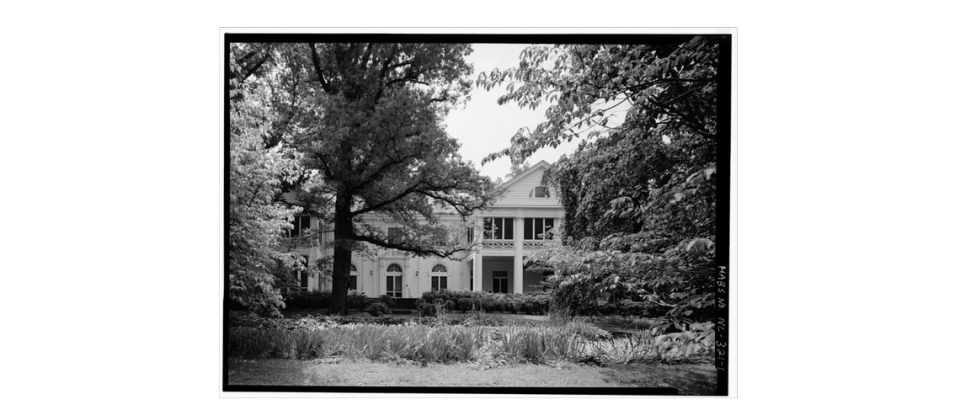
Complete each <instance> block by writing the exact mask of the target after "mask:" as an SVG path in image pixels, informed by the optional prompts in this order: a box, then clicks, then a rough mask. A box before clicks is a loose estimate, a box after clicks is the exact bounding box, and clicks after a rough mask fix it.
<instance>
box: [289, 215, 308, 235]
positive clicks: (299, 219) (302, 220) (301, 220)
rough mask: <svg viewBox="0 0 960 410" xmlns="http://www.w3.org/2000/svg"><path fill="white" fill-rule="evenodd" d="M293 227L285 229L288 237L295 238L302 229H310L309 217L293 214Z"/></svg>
mask: <svg viewBox="0 0 960 410" xmlns="http://www.w3.org/2000/svg"><path fill="white" fill-rule="evenodd" d="M292 223H293V229H287V231H286V232H287V237H288V238H296V237H298V236H300V235H301V234H302V233H303V232H304V231H306V230H307V229H310V217H309V216H299V215H298V216H295V217H293V222H292Z"/></svg>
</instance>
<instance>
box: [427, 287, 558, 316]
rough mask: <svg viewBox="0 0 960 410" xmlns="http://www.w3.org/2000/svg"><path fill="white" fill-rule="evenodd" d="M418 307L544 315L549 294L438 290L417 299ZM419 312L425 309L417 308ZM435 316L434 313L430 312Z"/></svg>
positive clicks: (548, 306)
mask: <svg viewBox="0 0 960 410" xmlns="http://www.w3.org/2000/svg"><path fill="white" fill-rule="evenodd" d="M418 301H422V303H420V304H419V305H418V306H424V307H425V306H435V305H436V304H437V303H440V304H441V305H442V306H444V308H445V309H447V311H453V310H459V311H461V312H463V313H466V312H469V311H472V310H483V311H486V312H510V313H524V314H529V315H544V314H546V313H547V312H548V311H549V310H550V294H549V293H546V292H532V293H523V294H519V295H517V294H513V293H491V292H471V291H451V290H440V291H432V292H426V293H424V294H423V296H422V297H421V298H420V299H418ZM417 309H418V310H420V311H421V312H423V311H424V309H426V308H423V309H421V308H419V307H418V308H417ZM432 313H434V314H435V312H432Z"/></svg>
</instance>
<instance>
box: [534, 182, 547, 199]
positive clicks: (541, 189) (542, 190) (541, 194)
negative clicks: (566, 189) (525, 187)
mask: <svg viewBox="0 0 960 410" xmlns="http://www.w3.org/2000/svg"><path fill="white" fill-rule="evenodd" d="M530 197H531V198H549V197H550V190H549V189H547V187H545V186H542V185H541V186H538V187H536V188H533V189H532V190H530Z"/></svg>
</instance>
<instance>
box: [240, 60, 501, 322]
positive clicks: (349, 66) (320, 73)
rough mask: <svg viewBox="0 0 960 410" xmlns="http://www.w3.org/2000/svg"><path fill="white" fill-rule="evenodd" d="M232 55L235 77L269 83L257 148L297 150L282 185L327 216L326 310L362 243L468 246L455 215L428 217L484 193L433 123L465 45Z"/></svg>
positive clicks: (335, 301) (416, 248)
mask: <svg viewBox="0 0 960 410" xmlns="http://www.w3.org/2000/svg"><path fill="white" fill-rule="evenodd" d="M236 52H237V54H238V55H242V56H246V57H247V59H246V60H244V61H246V65H244V66H243V67H245V68H244V69H243V70H241V74H238V77H239V78H243V80H244V81H248V82H249V81H253V82H260V83H262V86H263V87H265V88H267V89H269V92H268V94H269V96H270V97H269V98H268V100H269V104H270V105H271V106H272V107H273V109H275V110H276V111H277V112H278V113H279V114H278V120H277V121H274V123H273V124H274V125H275V126H274V127H273V128H272V129H271V130H270V136H271V138H268V140H269V142H268V145H269V143H273V144H277V145H284V144H287V145H289V146H291V147H294V148H295V149H296V151H297V153H298V156H299V159H300V164H301V166H302V168H303V171H304V172H303V173H302V174H301V175H300V177H299V178H298V180H297V183H296V184H293V185H291V186H290V188H292V189H294V190H296V191H297V192H298V199H299V201H298V203H299V204H301V205H303V206H304V207H305V208H307V209H308V210H311V211H312V212H314V213H315V215H318V216H321V217H324V218H326V219H328V220H329V221H330V222H332V223H333V226H334V235H335V237H336V240H335V242H334V244H333V247H334V252H333V253H334V255H333V268H332V270H333V291H332V297H331V309H330V310H331V313H337V314H343V313H346V294H347V278H348V275H349V270H350V260H351V255H352V253H353V252H354V251H356V250H359V249H362V248H364V246H365V245H364V244H371V245H375V246H378V247H381V248H388V249H397V250H401V251H405V252H410V253H412V254H415V255H435V256H438V257H453V256H456V255H458V253H460V252H462V251H465V250H468V249H469V248H470V245H471V244H469V243H467V242H466V238H465V235H463V232H462V229H461V228H464V229H465V225H466V223H464V224H463V226H458V225H453V226H451V225H449V224H440V223H439V215H438V211H440V212H443V211H446V212H450V213H453V214H455V215H457V216H459V217H460V219H461V220H462V221H466V217H467V216H469V215H470V214H472V213H473V212H474V211H476V210H478V209H481V208H483V207H485V206H487V205H489V204H490V203H491V201H492V200H493V198H494V197H495V192H494V189H493V185H492V183H491V181H490V180H489V179H488V178H486V177H482V176H480V175H479V173H478V171H477V170H476V169H475V168H474V167H473V165H472V164H470V163H468V162H466V161H464V160H463V159H462V158H461V157H460V155H459V153H458V150H459V143H458V142H457V141H456V140H455V139H453V138H451V137H450V136H449V135H447V133H446V132H445V130H444V127H443V126H442V120H443V117H444V115H445V114H446V113H447V112H448V111H449V110H450V109H451V108H452V107H454V106H455V105H456V104H457V103H459V102H462V101H464V98H465V95H466V93H467V92H468V91H469V88H470V82H469V81H468V80H467V76H468V75H470V74H471V72H472V67H471V66H470V65H469V64H467V63H466V62H465V61H464V56H465V55H467V54H468V53H469V52H471V47H470V46H469V45H465V44H381V43H366V44H331V43H316V44H315V43H309V44H280V45H264V44H250V45H243V46H241V47H238V48H237V49H236ZM240 58H241V59H242V57H240ZM246 70H249V72H248V71H246ZM324 205H329V206H328V207H325V206H324ZM362 217H378V218H381V219H383V220H386V221H387V222H388V223H390V224H392V225H395V226H397V227H399V228H400V230H399V234H398V235H394V236H392V237H388V236H387V232H383V230H381V229H378V228H375V227H374V226H372V225H371V224H369V223H364V222H363V221H364V220H369V218H362Z"/></svg>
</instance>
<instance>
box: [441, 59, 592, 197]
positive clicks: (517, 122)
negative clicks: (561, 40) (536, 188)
mask: <svg viewBox="0 0 960 410" xmlns="http://www.w3.org/2000/svg"><path fill="white" fill-rule="evenodd" d="M527 46H528V45H527V44H474V45H473V53H472V54H470V55H468V56H467V58H466V59H467V62H470V63H472V64H473V79H474V80H476V78H477V76H478V75H479V74H480V73H481V72H487V73H489V72H490V71H491V70H493V69H494V68H499V69H501V70H504V69H507V68H510V67H516V66H517V63H518V62H519V61H520V52H521V51H522V50H523V49H524V48H525V47H527ZM505 92H506V87H505V86H504V87H498V88H494V89H491V90H490V91H489V92H488V91H486V90H484V89H483V88H474V89H473V91H471V92H470V102H469V103H467V105H466V107H463V108H460V109H457V110H453V111H451V112H450V114H448V115H447V118H446V121H445V123H446V125H447V132H448V133H449V134H450V136H452V137H454V138H456V139H457V140H459V141H460V144H461V147H460V154H461V155H462V156H463V158H464V159H466V160H469V161H472V162H473V163H474V165H475V166H477V167H478V168H479V169H480V173H481V174H483V175H486V176H489V177H490V178H492V179H494V180H495V179H497V178H498V177H499V178H504V177H505V176H506V175H507V173H508V172H510V159H509V158H506V157H504V158H499V159H497V160H496V161H493V162H489V163H487V164H486V165H483V166H481V165H480V160H482V159H483V157H485V156H487V155H488V154H490V153H492V152H495V151H500V150H501V149H504V148H506V147H508V146H510V137H512V136H513V134H515V133H516V132H517V130H518V129H520V128H522V127H530V128H531V129H533V128H534V127H536V126H537V124H539V123H541V122H543V120H544V113H545V112H546V110H547V107H548V106H549V105H548V104H541V105H540V106H539V107H537V109H536V110H531V109H530V108H522V109H521V108H520V107H518V106H517V105H516V104H515V103H509V104H506V105H502V106H501V105H497V98H498V97H500V96H501V95H503V94H504V93H505ZM579 143H580V141H578V140H573V141H572V142H569V143H563V144H561V145H560V146H559V147H557V148H550V147H547V148H542V149H540V150H539V151H537V152H536V153H534V154H533V156H531V157H530V158H529V159H528V160H527V161H528V162H529V163H530V165H533V164H536V163H537V162H540V161H541V160H546V161H547V162H550V163H554V162H555V161H556V160H557V158H560V156H561V155H563V154H568V153H571V152H573V151H574V149H576V147H577V145H578V144H579ZM504 179H506V178H504Z"/></svg>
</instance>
